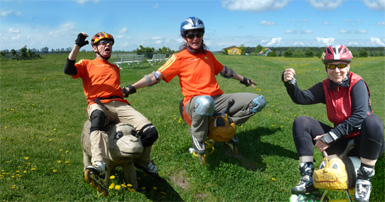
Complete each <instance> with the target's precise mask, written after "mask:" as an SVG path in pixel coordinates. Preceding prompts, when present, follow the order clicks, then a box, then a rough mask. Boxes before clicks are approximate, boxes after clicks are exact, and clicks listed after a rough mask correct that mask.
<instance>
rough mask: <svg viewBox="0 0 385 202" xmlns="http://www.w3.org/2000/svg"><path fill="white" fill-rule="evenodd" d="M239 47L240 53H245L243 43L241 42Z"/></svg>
mask: <svg viewBox="0 0 385 202" xmlns="http://www.w3.org/2000/svg"><path fill="white" fill-rule="evenodd" d="M239 49H241V55H245V53H246V52H245V50H246V48H245V45H243V44H241V46H240V47H239Z"/></svg>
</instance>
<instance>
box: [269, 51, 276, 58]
mask: <svg viewBox="0 0 385 202" xmlns="http://www.w3.org/2000/svg"><path fill="white" fill-rule="evenodd" d="M267 57H277V53H276V52H275V51H271V52H269V53H267Z"/></svg>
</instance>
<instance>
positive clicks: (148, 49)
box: [136, 45, 155, 58]
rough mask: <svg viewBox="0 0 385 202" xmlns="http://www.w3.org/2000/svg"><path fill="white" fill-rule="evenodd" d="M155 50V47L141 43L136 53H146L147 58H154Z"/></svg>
mask: <svg viewBox="0 0 385 202" xmlns="http://www.w3.org/2000/svg"><path fill="white" fill-rule="evenodd" d="M154 51H155V48H151V47H143V46H142V45H140V46H139V48H138V49H136V54H138V55H144V56H145V57H147V58H152V55H154Z"/></svg>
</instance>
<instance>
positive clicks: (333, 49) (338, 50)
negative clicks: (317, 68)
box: [321, 45, 353, 64]
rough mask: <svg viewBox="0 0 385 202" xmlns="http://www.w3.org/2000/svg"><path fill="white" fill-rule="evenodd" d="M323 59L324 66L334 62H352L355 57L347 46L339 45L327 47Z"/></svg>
mask: <svg viewBox="0 0 385 202" xmlns="http://www.w3.org/2000/svg"><path fill="white" fill-rule="evenodd" d="M321 59H322V62H323V63H324V64H326V63H329V62H334V61H344V62H351V61H352V59H353V55H352V52H350V50H349V49H348V48H347V47H346V46H344V45H337V46H329V47H327V48H326V50H325V51H324V52H323V53H322V56H321Z"/></svg>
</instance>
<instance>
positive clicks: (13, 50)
mask: <svg viewBox="0 0 385 202" xmlns="http://www.w3.org/2000/svg"><path fill="white" fill-rule="evenodd" d="M11 55H12V57H16V55H17V52H16V50H15V49H12V50H11Z"/></svg>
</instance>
